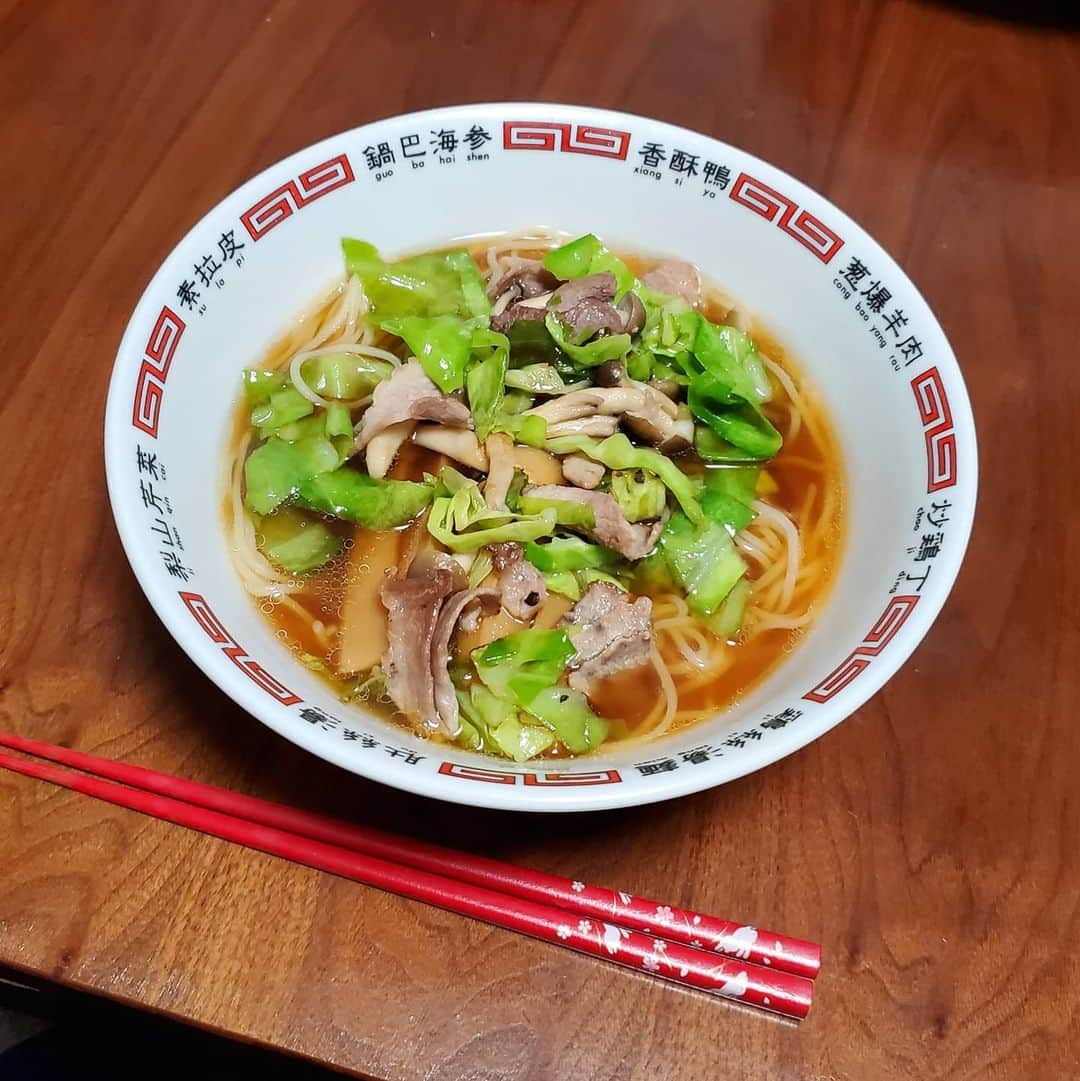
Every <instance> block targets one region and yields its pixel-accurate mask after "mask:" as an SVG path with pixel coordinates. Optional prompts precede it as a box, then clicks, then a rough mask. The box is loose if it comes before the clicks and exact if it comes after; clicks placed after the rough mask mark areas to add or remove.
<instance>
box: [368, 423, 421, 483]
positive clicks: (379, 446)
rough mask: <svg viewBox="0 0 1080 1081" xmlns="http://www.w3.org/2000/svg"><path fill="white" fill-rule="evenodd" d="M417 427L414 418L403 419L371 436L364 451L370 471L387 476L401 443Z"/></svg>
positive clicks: (379, 475)
mask: <svg viewBox="0 0 1080 1081" xmlns="http://www.w3.org/2000/svg"><path fill="white" fill-rule="evenodd" d="M415 427H416V421H414V420H402V421H399V422H398V423H397V424H391V425H390V427H389V428H383V430H382V431H381V432H379V433H378V434H377V435H373V436H372V437H371V441H370V442H369V443H368V445H367V450H366V451H365V452H364V464H365V465H366V466H367V471H368V473H369V474H370V475H371V476H373V477H385V476H386V474H387V473H388V472H389V471H390V466H392V465H393V464H394V458H395V457H396V455H397V452H398V451H399V450H400V449H401V444H402V443H404V442H405V440H407V439H408V438H409V436H410V435H412V431H413V429H414V428H415Z"/></svg>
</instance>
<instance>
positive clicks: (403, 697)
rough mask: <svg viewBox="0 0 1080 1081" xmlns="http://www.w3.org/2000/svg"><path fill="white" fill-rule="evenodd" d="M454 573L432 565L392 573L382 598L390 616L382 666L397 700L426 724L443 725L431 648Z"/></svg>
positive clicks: (383, 586) (393, 696)
mask: <svg viewBox="0 0 1080 1081" xmlns="http://www.w3.org/2000/svg"><path fill="white" fill-rule="evenodd" d="M455 585H456V582H455V575H454V574H453V573H452V572H451V571H450V570H448V569H445V568H443V567H438V566H434V565H432V566H430V567H428V568H427V569H425V570H423V571H422V572H420V573H417V574H412V573H410V574H408V575H406V576H405V577H401V576H400V575H398V574H397V573H391V574H389V575H387V577H386V579H385V581H384V582H383V583H382V587H381V588H380V589H379V598H380V599H381V600H382V602H383V604H384V605H385V607H386V611H387V615H388V624H387V640H388V645H387V647H386V652H385V653H384V654H383V658H382V667H383V672H384V673H385V675H386V689H387V692H388V693H389V695H390V697H391V698H392V699H393V700H394V704H395V705H396V706H397V707H398V709H400V710H401V711H402V712H403V713H405V714H406V715H408V716H409V717H412V718H415V719H417V720H419V721H420V722H421V724H423V725H424V726H425V727H427V728H438V727H439V725H440V721H439V714H438V711H437V709H436V706H435V678H434V674H433V672H432V666H431V648H432V641H433V639H434V637H435V626H436V624H437V623H438V619H439V611H440V609H441V607H442V602H443V601H444V600H445V599H446V597H448V596H449V595H450V594H451V593H453V592H454V588H455Z"/></svg>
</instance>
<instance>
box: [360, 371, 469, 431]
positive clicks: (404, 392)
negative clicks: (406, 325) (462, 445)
mask: <svg viewBox="0 0 1080 1081" xmlns="http://www.w3.org/2000/svg"><path fill="white" fill-rule="evenodd" d="M406 420H432V421H436V422H437V423H439V424H446V425H449V426H451V427H455V428H465V427H467V426H468V425H469V423H470V416H469V407H468V406H467V405H466V404H465V403H464V402H462V401H459V400H458V399H457V398H451V397H450V396H449V395H446V394H443V393H442V392H441V391H440V390H439V388H438V387H437V386H435V384H434V383H433V382H432V381H431V380H430V379H428V377H427V376H426V375H425V374H424V369H423V368H421V367H420V362H419V361H416V360H410V361H408V362H407V363H406V364H403V365H402V366H401V367H400V368H398V369H396V370H395V371H394V374H393V375H391V376H390V378H389V379H385V380H383V382H381V383H380V384H379V385H378V386H377V387H376V388H375V393H374V395H373V396H372V399H371V405H369V406H368V408H367V410H366V412H365V413H364V415H363V416H362V417H361V418H360V426H359V428H358V429H357V433H356V449H357V450H363V449H364V447H366V446H367V445H368V444H369V443H370V442H371V440H372V439H374V438H375V436H376V435H378V434H379V432H382V431H385V430H386V429H387V428H389V427H391V426H392V425H396V424H400V423H401V422H402V421H406ZM395 449H396V448H395Z"/></svg>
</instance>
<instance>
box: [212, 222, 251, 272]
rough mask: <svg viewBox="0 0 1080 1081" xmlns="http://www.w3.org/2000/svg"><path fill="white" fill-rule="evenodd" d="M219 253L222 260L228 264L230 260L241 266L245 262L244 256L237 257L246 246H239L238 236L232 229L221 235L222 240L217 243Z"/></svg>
mask: <svg viewBox="0 0 1080 1081" xmlns="http://www.w3.org/2000/svg"><path fill="white" fill-rule="evenodd" d="M217 246H218V251H220V252H221V258H222V259H224V260H225V262H226V263H227V262H228V261H229V260H230V259H232V260H233V261H234V262H236V263H237V264H239V263H240V262H241V260H243V258H244V257H243V256H242V255H237V252H239V251H240V249H241V248H243V247H244V246H245V245H243V244H238V243H237V242H236V234H235V232H234V231H233V230H232V229H229V230H228V231H227V232H224V233H222V234H221V238H220V239H219V240H218V242H217Z"/></svg>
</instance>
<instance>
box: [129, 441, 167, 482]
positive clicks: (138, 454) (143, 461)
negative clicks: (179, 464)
mask: <svg viewBox="0 0 1080 1081" xmlns="http://www.w3.org/2000/svg"><path fill="white" fill-rule="evenodd" d="M135 461H136V463H137V464H138V467H139V472H140V473H149V474H150V476H152V477H153V478H154V480H160V479H161V478H160V477H159V476H158V464H157V455H156V454H150V453H149V452H148V451H145V450H143V449H142V447H136V448H135Z"/></svg>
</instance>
